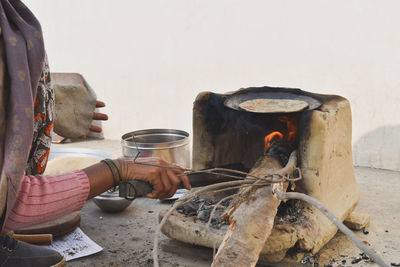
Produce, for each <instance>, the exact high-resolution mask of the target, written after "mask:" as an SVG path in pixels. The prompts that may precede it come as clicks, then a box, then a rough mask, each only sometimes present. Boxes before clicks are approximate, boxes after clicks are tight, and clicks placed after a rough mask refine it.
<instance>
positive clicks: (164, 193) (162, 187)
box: [116, 158, 191, 199]
mask: <svg viewBox="0 0 400 267" xmlns="http://www.w3.org/2000/svg"><path fill="white" fill-rule="evenodd" d="M116 162H117V164H118V165H119V168H120V171H121V176H122V177H121V179H122V181H129V180H141V181H146V182H149V183H151V184H152V185H153V192H151V193H150V194H147V195H145V197H149V198H159V199H165V198H169V197H172V196H173V195H174V194H175V192H176V189H177V188H178V186H179V184H180V183H182V184H183V185H184V187H185V188H186V189H191V186H190V183H189V178H188V177H187V176H186V175H184V173H183V171H182V170H181V169H180V168H178V167H176V165H172V164H170V163H167V162H165V161H164V160H162V159H159V158H137V159H136V161H133V159H130V158H120V159H117V160H116ZM159 166H160V167H159Z"/></svg>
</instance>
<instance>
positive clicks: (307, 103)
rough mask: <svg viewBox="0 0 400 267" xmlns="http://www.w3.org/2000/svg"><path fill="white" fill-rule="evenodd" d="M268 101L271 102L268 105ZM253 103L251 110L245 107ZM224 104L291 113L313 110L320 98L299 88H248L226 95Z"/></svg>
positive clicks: (239, 109) (268, 111) (255, 110)
mask: <svg viewBox="0 0 400 267" xmlns="http://www.w3.org/2000/svg"><path fill="white" fill-rule="evenodd" d="M268 103H269V104H271V105H270V107H268ZM246 104H250V107H251V104H253V110H251V108H250V109H249V108H246V107H245V106H246ZM224 105H225V106H226V107H228V108H231V109H234V110H237V111H245V112H255V113H292V112H299V111H304V110H313V109H316V108H319V107H320V106H321V105H322V102H321V100H319V99H317V98H315V97H311V96H309V95H306V94H304V93H303V91H301V90H284V89H282V88H274V89H264V88H257V87H254V88H248V89H243V90H241V91H238V92H236V93H233V94H231V95H227V96H226V99H225V101H224ZM286 107H287V108H288V109H285V108H286Z"/></svg>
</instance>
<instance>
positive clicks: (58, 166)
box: [44, 157, 100, 175]
mask: <svg viewBox="0 0 400 267" xmlns="http://www.w3.org/2000/svg"><path fill="white" fill-rule="evenodd" d="M99 161H100V160H99V159H97V158H90V157H57V158H55V159H52V160H50V161H49V162H47V167H46V171H45V172H44V174H45V175H55V174H60V173H64V172H70V171H75V170H81V169H84V168H86V167H89V166H91V165H93V164H96V163H98V162H99Z"/></svg>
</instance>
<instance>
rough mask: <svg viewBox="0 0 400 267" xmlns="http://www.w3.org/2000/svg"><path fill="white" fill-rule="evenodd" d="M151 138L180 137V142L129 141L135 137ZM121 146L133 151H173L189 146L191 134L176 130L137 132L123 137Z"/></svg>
mask: <svg viewBox="0 0 400 267" xmlns="http://www.w3.org/2000/svg"><path fill="white" fill-rule="evenodd" d="M147 135H148V136H151V135H153V136H154V135H160V136H168V135H170V136H174V137H175V138H176V137H178V140H171V141H164V142H163V141H160V142H138V141H137V142H136V143H135V142H133V141H128V140H129V139H132V137H133V136H136V137H138V136H147ZM121 144H122V146H123V147H126V148H131V149H143V150H159V149H171V148H177V147H181V146H185V145H188V144H189V133H187V132H185V131H182V130H176V129H145V130H137V131H132V132H129V133H126V134H124V135H122V137H121Z"/></svg>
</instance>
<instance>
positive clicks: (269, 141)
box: [264, 116, 298, 154]
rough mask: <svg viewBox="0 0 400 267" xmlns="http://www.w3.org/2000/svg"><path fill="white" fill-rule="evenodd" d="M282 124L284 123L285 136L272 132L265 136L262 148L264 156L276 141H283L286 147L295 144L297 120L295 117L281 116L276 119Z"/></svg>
mask: <svg viewBox="0 0 400 267" xmlns="http://www.w3.org/2000/svg"><path fill="white" fill-rule="evenodd" d="M278 120H280V121H281V122H283V123H286V128H287V134H286V135H284V134H283V133H281V132H278V131H274V132H272V133H270V134H268V135H267V136H265V138H264V141H265V147H264V154H265V153H267V151H268V149H269V148H270V147H271V146H272V145H273V144H274V143H275V142H278V141H285V142H287V143H288V145H293V144H295V143H296V142H297V129H298V119H297V118H295V117H290V118H289V117H286V116H281V117H278Z"/></svg>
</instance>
